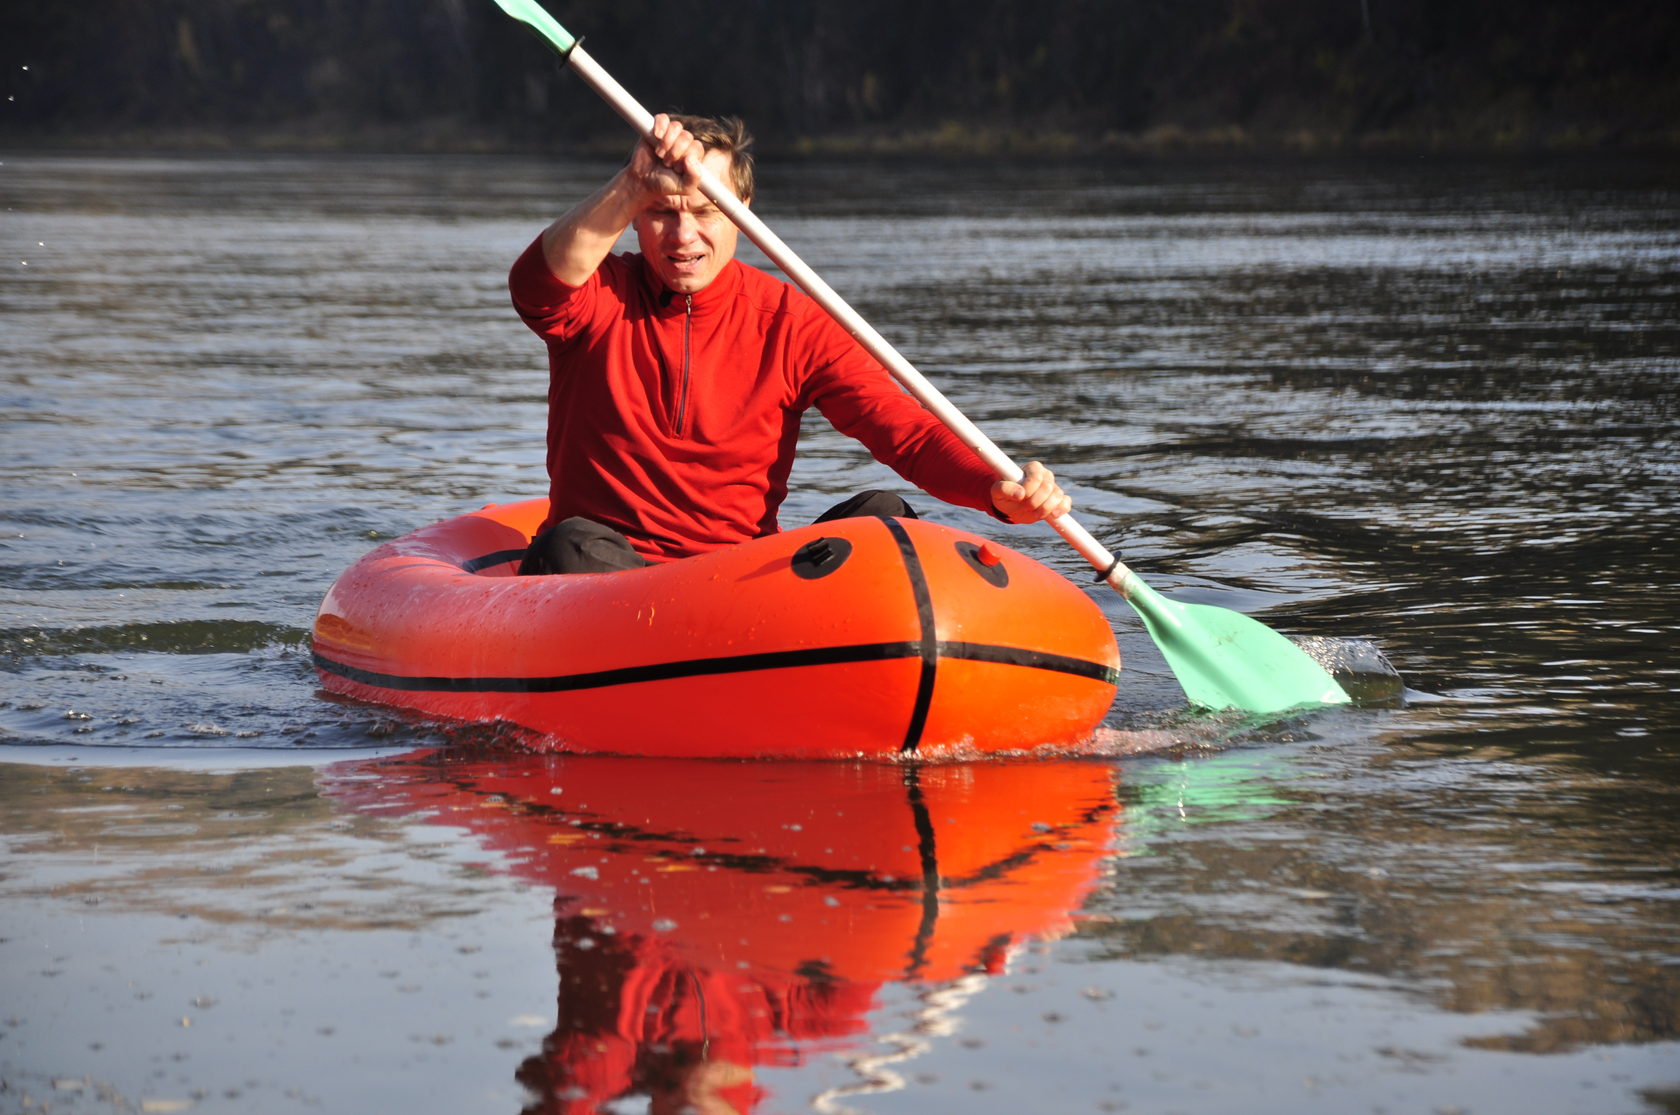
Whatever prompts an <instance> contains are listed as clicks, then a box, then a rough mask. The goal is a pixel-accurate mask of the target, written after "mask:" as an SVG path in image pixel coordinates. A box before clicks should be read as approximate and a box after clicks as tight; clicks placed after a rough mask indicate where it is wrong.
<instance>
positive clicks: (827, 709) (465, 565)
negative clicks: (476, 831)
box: [313, 500, 1120, 758]
mask: <svg viewBox="0 0 1680 1115" xmlns="http://www.w3.org/2000/svg"><path fill="white" fill-rule="evenodd" d="M547 506H548V504H547V501H546V500H529V501H526V502H524V503H514V504H507V505H503V506H497V507H486V508H484V509H483V510H482V511H477V512H474V513H472V514H469V515H462V516H459V517H457V518H454V519H450V520H447V521H446V522H442V523H436V524H434V525H432V526H429V527H425V528H423V529H421V530H417V531H414V532H413V533H411V534H407V535H404V536H403V537H401V538H398V539H395V540H393V541H391V542H387V543H385V544H384V545H382V546H380V547H378V548H377V549H375V550H374V551H373V552H371V553H369V554H368V555H367V556H366V557H364V558H363V559H362V560H360V561H358V562H357V563H356V564H355V565H353V566H351V568H350V569H348V570H346V571H345V573H344V574H343V575H342V576H341V577H339V579H338V580H337V582H335V583H334V585H333V587H332V588H331V590H330V591H328V593H327V595H326V598H325V599H324V600H322V602H321V607H320V611H319V613H318V614H317V616H316V620H315V631H314V641H313V654H314V659H315V665H316V667H317V670H318V671H319V673H320V677H321V684H322V686H323V687H324V688H326V689H327V690H328V691H330V692H333V693H339V694H343V695H346V696H350V697H354V698H357V699H360V700H367V701H376V702H379V703H381V704H386V705H392V706H395V707H399V708H409V709H415V710H418V711H420V712H422V713H426V714H430V715H440V716H448V717H452V718H455V719H460V720H468V721H492V720H494V721H503V722H507V723H511V724H516V725H519V726H520V727H521V728H524V729H526V730H528V731H529V732H531V733H534V735H535V737H536V738H535V740H533V742H534V743H536V744H537V745H538V746H546V747H553V748H557V749H561V750H570V751H594V752H611V753H618V754H637V755H680V756H684V757H700V756H723V755H736V756H765V757H777V758H781V757H788V758H822V757H836V756H838V757H851V756H854V755H860V754H862V755H867V754H887V755H893V754H897V753H900V752H917V753H919V754H922V755H928V754H930V753H931V752H934V751H935V750H952V749H958V750H962V751H964V752H974V753H989V752H995V751H1020V750H1026V749H1029V748H1033V747H1038V746H1041V745H1046V744H1075V743H1080V742H1083V741H1085V740H1087V739H1089V738H1090V736H1091V733H1092V731H1093V730H1094V729H1095V728H1096V726H1097V724H1098V723H1099V722H1100V721H1101V720H1102V717H1103V715H1104V714H1105V713H1106V712H1107V711H1108V709H1109V706H1110V705H1111V704H1112V703H1113V700H1114V691H1115V684H1116V682H1117V680H1118V678H1119V669H1120V655H1119V651H1118V650H1117V649H1116V647H1115V643H1114V633H1113V631H1112V630H1110V628H1109V626H1108V621H1107V620H1106V619H1105V618H1104V617H1103V614H1102V611H1101V609H1100V608H1098V607H1097V605H1096V603H1095V602H1094V601H1092V600H1091V598H1090V597H1089V596H1087V595H1086V594H1085V592H1084V590H1082V589H1080V588H1079V587H1078V586H1076V585H1074V584H1073V583H1072V582H1070V581H1069V580H1067V578H1065V577H1063V576H1061V575H1060V574H1059V573H1056V572H1055V571H1054V570H1052V569H1050V568H1048V567H1047V566H1045V565H1042V564H1040V563H1039V562H1036V561H1034V560H1032V559H1031V558H1029V557H1027V556H1025V555H1024V554H1019V553H1016V552H1015V551H1013V550H1009V549H1007V548H1005V547H1003V546H1000V545H998V544H997V543H994V542H990V541H988V540H987V539H985V538H982V537H980V536H978V535H973V534H969V533H967V532H965V531H959V530H956V529H953V528H951V527H947V526H942V525H940V524H937V523H932V522H925V521H922V520H915V519H877V518H858V519H842V520H837V521H833V522H828V523H822V524H820V525H817V526H809V527H801V528H798V529H795V530H789V531H786V532H783V533H779V534H772V535H769V536H766V537H764V538H758V539H754V540H752V541H749V542H743V543H741V544H740V545H737V546H731V547H728V548H726V549H722V550H718V551H715V552H713V553H708V554H701V555H699V556H696V557H691V558H685V559H684V560H682V561H675V562H668V563H665V564H662V565H659V566H654V567H650V568H647V569H635V570H628V571H625V572H618V573H584V574H574V575H571V576H564V577H518V576H515V575H514V573H515V570H516V569H517V567H518V563H519V559H520V556H521V555H522V554H523V553H524V551H525V548H526V546H527V544H528V543H529V542H530V537H531V531H533V530H534V529H535V528H536V527H537V525H538V524H539V523H540V522H541V520H542V517H543V515H544V514H545V513H546V511H547Z"/></svg>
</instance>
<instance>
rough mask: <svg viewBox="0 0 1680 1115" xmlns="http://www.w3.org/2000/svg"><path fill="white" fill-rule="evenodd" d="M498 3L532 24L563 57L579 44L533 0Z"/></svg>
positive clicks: (500, 1)
mask: <svg viewBox="0 0 1680 1115" xmlns="http://www.w3.org/2000/svg"><path fill="white" fill-rule="evenodd" d="M496 4H497V5H498V6H499V7H500V8H501V9H502V11H504V12H506V13H507V14H508V15H510V16H512V17H513V18H514V19H517V20H519V21H520V22H521V23H528V24H530V25H531V27H532V28H534V29H535V30H536V32H537V34H539V35H541V36H542V37H543V38H545V39H547V40H548V41H549V42H551V43H553V44H554V49H555V50H558V51H559V52H560V56H561V57H562V58H564V57H565V56H566V55H567V54H570V53H571V50H572V47H574V46H576V45H577V40H576V39H574V38H572V36H571V34H570V32H568V31H567V30H566V29H565V28H564V27H562V26H560V25H559V24H558V23H556V22H555V21H554V17H553V16H551V15H549V14H548V13H547V12H545V11H543V9H542V6H541V5H539V4H536V3H534V2H533V0H496Z"/></svg>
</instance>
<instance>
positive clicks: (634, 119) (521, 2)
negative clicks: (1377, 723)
mask: <svg viewBox="0 0 1680 1115" xmlns="http://www.w3.org/2000/svg"><path fill="white" fill-rule="evenodd" d="M496 3H497V4H498V5H500V6H501V9H502V10H503V11H504V12H506V13H507V14H508V15H510V16H512V17H513V18H515V19H517V20H520V21H521V22H523V23H526V24H528V25H530V26H531V27H532V28H533V29H535V30H536V31H537V33H538V34H540V35H541V36H542V37H543V38H545V39H547V40H548V41H549V42H550V43H551V44H553V46H554V48H555V49H556V50H558V51H559V52H560V56H561V58H562V59H563V60H565V61H566V62H568V63H570V64H571V67H572V69H573V70H575V71H577V74H578V76H579V77H581V78H583V80H584V81H585V82H586V83H587V84H588V85H589V86H590V88H592V89H594V90H595V92H597V93H599V94H600V95H601V97H602V98H603V99H604V100H605V101H606V102H607V104H608V105H610V106H611V107H612V109H613V111H615V112H617V113H618V114H619V115H620V116H622V117H623V118H624V119H625V121H626V122H628V123H629V124H630V126H631V127H633V128H635V129H636V131H637V132H638V133H640V134H641V135H642V136H643V137H644V138H650V137H651V134H652V130H653V116H652V114H651V113H649V112H648V111H647V109H645V108H643V107H642V106H641V105H640V104H638V103H637V102H636V100H635V98H633V97H631V96H630V94H629V93H627V92H625V90H624V88H623V87H622V86H620V85H619V84H618V82H616V81H614V80H613V79H612V77H611V76H610V75H609V74H607V72H606V71H605V70H603V69H601V67H600V66H598V65H597V64H596V63H595V60H594V59H593V58H591V57H589V55H588V54H587V53H585V52H584V50H583V48H582V47H580V46H578V44H577V40H576V39H574V38H573V37H572V36H571V35H570V34H569V33H568V32H567V31H566V29H565V28H564V27H561V26H560V24H558V23H556V22H555V21H554V17H553V16H550V15H549V14H548V13H547V12H546V11H544V10H543V9H542V8H541V7H540V6H539V5H538V4H537V3H536V2H535V0H496ZM699 188H700V192H701V193H703V194H705V195H706V197H708V198H710V199H711V201H712V202H713V203H714V204H715V205H717V207H718V208H719V209H721V210H722V211H723V212H724V214H725V215H726V216H728V217H729V219H730V220H732V221H734V222H735V224H736V226H737V227H739V228H740V230H741V231H742V232H744V233H746V235H747V239H749V240H751V241H752V242H753V243H754V244H757V245H758V247H759V249H760V250H761V251H763V252H764V254H765V255H766V256H768V257H769V258H770V259H771V260H772V261H773V262H774V263H775V264H776V266H778V267H780V268H781V269H782V272H783V273H784V274H785V275H787V276H788V278H790V279H792V280H793V281H794V283H795V284H797V285H798V286H799V288H800V289H801V290H803V291H804V292H805V293H806V294H808V295H810V296H811V298H812V299H814V300H815V301H816V302H817V303H818V304H819V305H821V306H822V307H823V309H825V310H827V311H828V312H829V314H830V315H832V316H833V317H834V319H835V320H836V321H838V322H839V323H840V325H841V327H842V328H844V329H845V330H846V331H847V332H848V333H850V334H851V335H852V336H853V337H855V338H856V339H857V340H858V342H859V343H860V344H862V345H863V347H864V348H865V349H866V350H867V351H868V352H869V354H870V355H871V356H873V357H874V358H875V359H876V360H878V361H880V362H881V364H882V366H883V367H885V368H886V369H887V371H888V372H890V373H892V376H893V378H895V379H896V380H898V382H899V383H900V384H901V385H903V387H904V389H905V390H906V391H908V392H910V394H911V395H913V396H915V397H916V398H917V399H918V400H920V402H921V403H922V405H923V406H925V407H927V409H928V410H929V411H931V412H932V413H933V414H934V416H935V417H936V418H938V419H939V420H940V421H941V422H943V423H944V424H945V425H946V426H947V427H948V428H949V429H950V430H951V431H952V432H953V433H955V434H956V435H957V437H958V438H960V439H961V440H962V441H963V443H964V444H966V445H967V446H968V447H969V448H971V449H973V450H974V452H975V453H977V454H979V456H980V459H981V460H983V461H984V462H985V463H986V465H987V467H989V468H990V469H991V470H992V472H993V473H995V474H996V475H997V476H998V477H1000V478H1001V479H1004V480H1013V481H1018V480H1020V479H1021V469H1020V467H1019V466H1017V465H1016V464H1015V462H1014V461H1012V460H1010V459H1009V457H1008V456H1007V455H1006V454H1005V453H1004V452H1003V450H1001V449H999V448H998V447H997V446H996V445H995V444H993V442H992V440H991V439H990V438H988V437H987V436H986V435H985V434H983V433H981V432H980V429H979V428H978V427H977V426H975V425H974V423H972V422H970V421H969V420H968V419H967V417H965V416H964V415H963V414H962V412H960V411H958V410H957V408H956V407H954V406H952V405H951V403H950V401H949V400H947V399H946V398H945V396H944V395H942V394H940V393H939V391H938V389H936V388H935V387H934V386H933V385H932V384H931V383H929V382H928V381H927V380H926V379H925V378H923V376H922V374H921V373H920V372H918V371H917V370H916V369H915V368H914V367H912V366H911V364H910V362H909V361H908V360H906V359H905V358H904V357H902V356H900V355H899V354H898V350H896V349H895V348H893V346H892V345H890V344H888V343H887V341H886V339H885V338H884V337H882V336H881V335H880V334H879V333H877V332H876V331H875V330H874V328H873V327H871V326H870V324H869V323H868V322H866V321H864V320H863V318H862V317H860V316H859V315H858V313H857V311H855V310H853V309H852V307H851V306H850V305H848V304H847V303H846V301H845V300H844V299H842V298H841V297H840V296H839V295H838V294H836V293H835V292H834V290H833V289H832V288H830V287H829V285H828V284H827V283H825V282H824V281H823V280H822V279H821V278H820V277H819V276H818V275H817V273H816V272H814V271H812V270H811V269H810V268H809V267H807V266H806V265H805V262H804V261H803V260H801V259H800V258H799V257H798V256H797V255H795V254H794V253H793V250H792V249H791V248H789V247H788V246H787V245H786V244H784V243H783V242H782V240H781V238H780V237H778V236H777V235H776V234H775V233H774V232H771V231H770V229H769V227H768V226H767V225H765V223H764V222H763V221H761V220H759V219H758V216H757V215H756V214H755V213H753V212H752V211H751V210H750V209H748V208H747V207H746V206H745V205H744V204H742V202H741V201H740V199H739V198H737V197H736V196H735V194H734V193H733V192H732V191H731V190H730V189H729V187H728V186H726V185H724V184H723V182H722V181H720V180H719V179H718V178H717V176H716V175H714V174H712V173H710V172H709V171H706V170H704V169H702V171H701V174H700V180H699ZM1050 525H1051V526H1052V527H1053V528H1055V530H1056V533H1058V534H1060V535H1061V536H1062V537H1063V538H1064V539H1066V540H1067V542H1068V543H1069V544H1070V545H1071V546H1073V548H1074V549H1075V550H1078V551H1079V553H1080V554H1081V555H1082V556H1083V557H1084V558H1085V560H1086V561H1088V562H1090V563H1091V565H1092V567H1094V568H1095V569H1096V570H1097V571H1098V573H1099V574H1100V575H1101V578H1100V579H1101V580H1103V581H1105V582H1107V583H1108V584H1109V585H1110V586H1112V587H1113V588H1114V589H1115V591H1117V592H1119V593H1120V595H1121V596H1123V597H1125V599H1126V601H1127V602H1128V603H1129V604H1131V606H1132V607H1133V608H1134V609H1136V611H1137V613H1138V615H1139V616H1141V617H1142V618H1143V623H1144V627H1145V628H1147V629H1148V631H1149V635H1150V637H1151V638H1152V639H1154V640H1155V644H1156V645H1157V646H1158V647H1160V649H1161V653H1162V655H1164V656H1165V658H1166V660H1167V665H1168V666H1170V667H1171V668H1172V671H1173V674H1174V675H1175V676H1176V677H1177V678H1178V682H1179V684H1180V685H1181V686H1183V687H1184V694H1185V696H1186V697H1188V698H1189V700H1190V703H1191V704H1193V705H1200V706H1203V707H1205V708H1210V709H1224V708H1238V709H1246V710H1248V711H1250V712H1263V713H1265V712H1279V711H1282V710H1284V709H1289V708H1294V707H1296V706H1297V705H1316V704H1338V703H1341V702H1344V701H1346V700H1348V696H1347V694H1346V693H1345V692H1344V691H1343V690H1342V687H1341V686H1339V685H1338V684H1336V681H1335V679H1334V678H1332V677H1331V676H1330V675H1329V674H1328V673H1326V672H1325V670H1324V668H1323V667H1322V666H1320V665H1319V664H1318V663H1317V662H1315V661H1313V660H1312V659H1311V658H1310V657H1308V656H1307V654H1306V653H1305V652H1304V651H1302V650H1301V649H1300V648H1299V647H1297V646H1296V645H1295V644H1294V643H1292V642H1290V641H1289V640H1288V639H1286V638H1284V637H1283V636H1282V635H1280V634H1278V633H1277V632H1276V631H1273V630H1272V629H1271V628H1269V627H1267V626H1266V625H1264V624H1262V623H1260V622H1259V621H1257V620H1253V619H1250V618H1249V617H1247V616H1245V615H1241V614H1240V613H1237V612H1233V611H1230V610H1228V609H1225V608H1216V607H1213V606H1211V605H1207V604H1185V603H1182V602H1180V601H1177V600H1168V599H1167V598H1166V597H1164V596H1162V595H1161V594H1160V593H1158V592H1156V591H1155V590H1154V589H1151V588H1150V587H1149V586H1148V585H1145V584H1144V583H1143V581H1142V580H1140V579H1139V578H1138V576H1137V574H1135V573H1133V572H1132V571H1131V570H1130V569H1127V568H1126V567H1125V566H1124V565H1122V564H1121V563H1120V560H1119V559H1118V558H1116V557H1115V556H1114V555H1113V554H1110V553H1109V552H1108V551H1107V550H1106V549H1104V548H1103V545H1102V543H1100V542H1098V541H1097V540H1096V539H1095V538H1094V537H1092V536H1091V534H1090V532H1088V531H1087V530H1086V529H1085V528H1084V527H1083V526H1081V525H1080V524H1079V523H1077V522H1075V521H1074V518H1073V516H1072V515H1061V516H1058V517H1057V518H1055V519H1052V520H1050Z"/></svg>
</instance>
